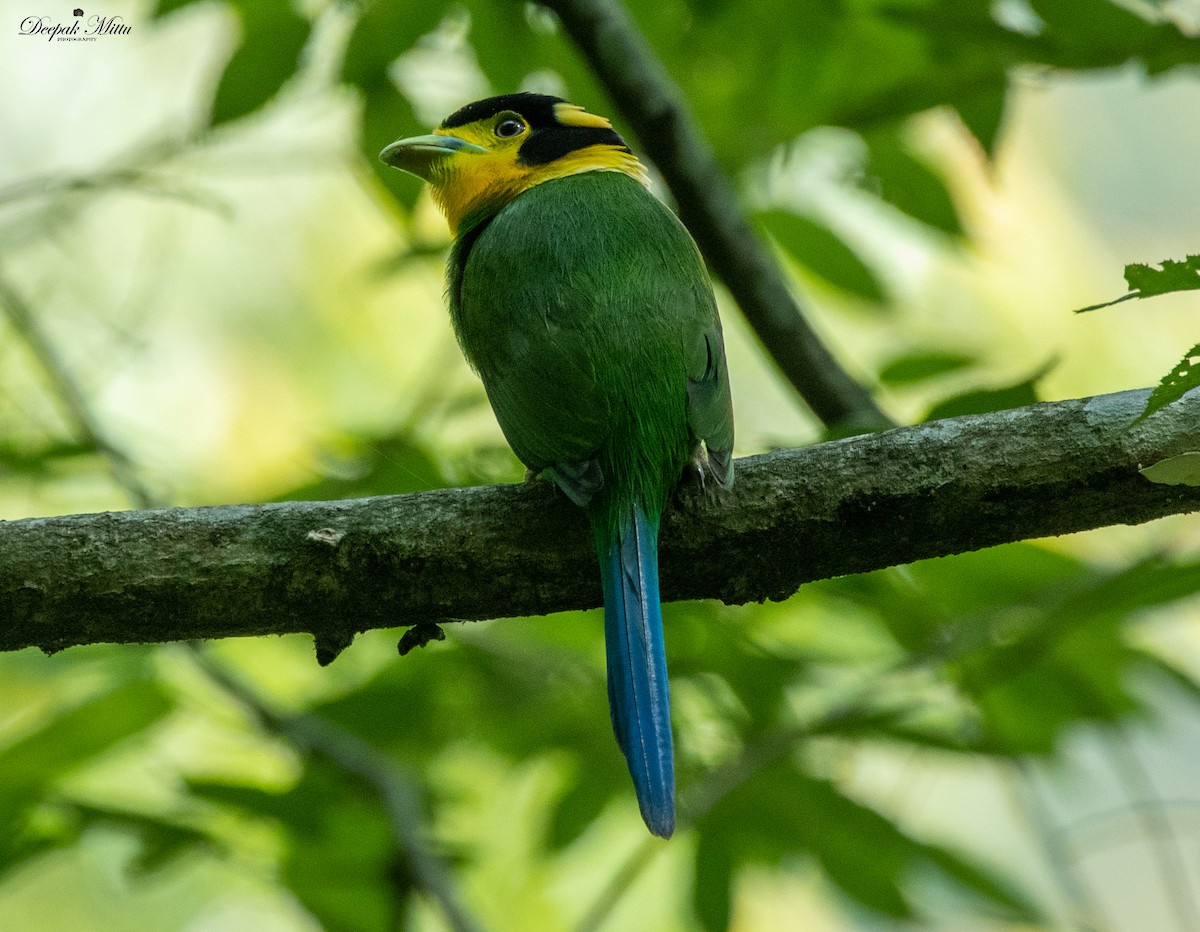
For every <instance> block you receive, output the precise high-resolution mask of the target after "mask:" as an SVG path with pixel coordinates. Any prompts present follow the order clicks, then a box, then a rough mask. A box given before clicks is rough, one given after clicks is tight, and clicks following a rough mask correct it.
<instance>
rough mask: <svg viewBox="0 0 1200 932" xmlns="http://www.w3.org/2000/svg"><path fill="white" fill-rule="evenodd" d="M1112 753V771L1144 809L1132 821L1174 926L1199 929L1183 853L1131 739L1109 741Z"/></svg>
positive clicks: (1120, 737)
mask: <svg viewBox="0 0 1200 932" xmlns="http://www.w3.org/2000/svg"><path fill="white" fill-rule="evenodd" d="M1110 746H1111V747H1112V749H1113V753H1112V757H1111V758H1110V759H1111V760H1112V762H1113V768H1114V769H1115V770H1116V771H1117V773H1118V774H1119V776H1120V779H1121V780H1122V781H1124V783H1125V784H1126V787H1127V788H1128V789H1129V791H1130V795H1131V796H1133V797H1135V798H1137V799H1139V800H1140V801H1142V802H1143V803H1145V804H1146V805H1142V806H1137V807H1135V808H1134V809H1133V815H1134V818H1135V819H1137V821H1138V822H1139V823H1140V824H1141V827H1142V832H1143V833H1144V834H1145V836H1146V844H1147V846H1148V847H1149V849H1150V856H1151V857H1152V858H1153V859H1154V862H1155V863H1156V864H1157V865H1158V870H1157V873H1158V876H1159V878H1160V879H1161V881H1162V885H1163V889H1164V891H1165V892H1166V895H1167V902H1168V903H1170V904H1171V910H1172V912H1173V913H1174V914H1175V922H1176V925H1177V926H1178V928H1179V929H1180V930H1181V932H1188V930H1195V929H1200V909H1198V908H1197V906H1196V898H1195V892H1194V891H1193V890H1192V885H1191V882H1190V881H1189V879H1188V871H1187V870H1186V869H1185V868H1184V866H1183V861H1184V857H1185V855H1184V852H1183V848H1182V846H1181V845H1180V843H1179V838H1178V837H1177V836H1176V834H1175V829H1174V827H1173V826H1172V825H1171V819H1170V817H1169V816H1168V814H1167V812H1166V808H1165V806H1164V805H1163V802H1162V800H1161V799H1160V798H1159V795H1158V790H1157V789H1156V788H1155V786H1154V781H1153V780H1152V779H1151V777H1150V774H1149V773H1148V772H1147V770H1146V767H1145V765H1144V764H1143V763H1142V761H1141V759H1140V758H1139V757H1138V755H1137V751H1136V749H1135V748H1134V747H1133V740H1132V738H1131V737H1130V736H1129V735H1128V734H1127V733H1126V734H1121V733H1118V734H1116V735H1115V736H1113V738H1112V740H1111V741H1110Z"/></svg>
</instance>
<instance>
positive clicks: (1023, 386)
mask: <svg viewBox="0 0 1200 932" xmlns="http://www.w3.org/2000/svg"><path fill="white" fill-rule="evenodd" d="M1054 365H1055V363H1054V362H1050V363H1047V364H1046V365H1045V366H1042V368H1041V369H1039V370H1038V371H1037V372H1035V373H1034V374H1033V375H1031V376H1029V377H1028V378H1027V379H1022V380H1021V381H1020V382H1015V383H1014V384H1012V385H1006V386H1004V387H1002V388H978V389H973V390H971V391H968V392H963V393H962V394H960V395H955V396H954V397H952V398H947V399H945V400H943V401H939V402H938V403H937V404H935V405H934V406H933V407H932V408H930V409H929V411H928V413H927V414H926V415H925V420H926V421H940V420H942V419H943V418H948V417H962V416H963V415H967V414H990V413H991V412H993V411H1007V410H1010V409H1012V408H1024V407H1025V406H1027V405H1031V404H1036V403H1037V401H1038V396H1037V383H1038V381H1039V380H1040V379H1042V378H1043V377H1044V376H1045V375H1046V373H1047V372H1049V371H1050V369H1051V368H1053V366H1054Z"/></svg>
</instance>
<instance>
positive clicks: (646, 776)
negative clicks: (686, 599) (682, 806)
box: [597, 505, 675, 838]
mask: <svg viewBox="0 0 1200 932" xmlns="http://www.w3.org/2000/svg"><path fill="white" fill-rule="evenodd" d="M607 537H608V535H598V543H597V547H598V549H600V580H601V583H602V585H603V587H604V640H605V646H606V648H607V653H608V704H609V711H610V712H611V714H612V723H613V731H614V732H616V735H617V744H619V745H620V747H621V752H622V753H623V754H624V755H625V760H626V761H627V762H628V764H629V773H630V775H631V776H632V777H633V786H634V789H635V790H636V791H637V798H638V805H639V806H640V807H641V810H642V818H643V819H645V821H646V827H647V828H649V829H650V831H651V832H653V833H654V834H655V835H660V836H662V837H663V838H669V837H670V836H671V833H672V832H673V831H674V830H675V760H674V752H673V750H672V747H671V700H670V694H669V692H668V689H667V658H666V654H665V653H664V651H663V630H662V610H661V608H660V606H659V601H658V521H657V520H654V521H651V520H650V519H648V518H647V517H646V513H645V511H643V509H642V507H641V506H640V505H634V506H633V507H632V508H630V509H629V510H628V511H627V512H626V513H625V514H623V515H622V516H621V519H620V520H619V521H618V522H617V532H616V539H615V540H606V539H605V538H607Z"/></svg>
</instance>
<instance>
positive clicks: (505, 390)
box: [448, 172, 719, 510]
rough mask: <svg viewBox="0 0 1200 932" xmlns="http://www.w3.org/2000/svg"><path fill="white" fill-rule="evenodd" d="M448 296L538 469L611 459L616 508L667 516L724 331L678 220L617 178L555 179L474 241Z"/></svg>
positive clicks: (490, 387) (471, 353)
mask: <svg viewBox="0 0 1200 932" xmlns="http://www.w3.org/2000/svg"><path fill="white" fill-rule="evenodd" d="M448 290H449V294H450V305H451V307H450V309H451V316H452V319H453V322H454V327H455V330H456V331H457V333H458V338H459V342H460V343H461V344H462V348H463V351H464V352H465V354H466V356H467V358H468V359H469V360H470V362H471V364H472V365H473V366H474V367H475V369H476V370H477V371H478V372H479V374H480V376H481V378H482V379H483V383H484V386H485V388H486V389H487V393H488V397H489V399H490V400H491V403H492V407H493V408H494V409H495V412H496V417H497V419H498V420H499V422H500V426H501V428H502V429H503V430H504V434H505V436H506V437H507V438H508V441H509V443H510V444H511V445H512V447H513V450H514V451H515V452H516V454H517V456H518V457H519V458H520V459H521V460H522V461H523V462H524V463H525V464H526V465H527V466H529V467H530V468H531V469H534V470H541V469H545V468H546V467H548V466H553V465H554V464H556V463H579V462H581V461H585V460H590V459H595V460H596V461H597V462H598V464H599V465H600V468H601V471H602V472H603V474H604V477H605V493H604V495H603V496H602V498H603V500H604V501H603V502H601V503H599V504H600V505H604V503H613V501H612V500H613V499H614V496H615V497H616V498H619V499H622V500H627V498H628V497H629V496H633V497H636V498H637V499H639V500H641V501H642V502H644V503H645V504H647V505H652V506H661V500H662V498H663V497H664V496H665V494H666V491H667V490H668V489H669V488H670V486H671V485H672V484H673V483H674V481H675V480H676V479H677V478H678V476H679V472H680V470H681V469H682V468H683V465H684V464H685V463H686V461H687V459H688V457H689V455H690V453H691V445H692V443H693V442H694V441H693V438H692V437H690V435H689V428H688V414H687V406H688V369H689V354H691V355H694V353H695V346H696V342H697V340H700V341H701V343H702V342H703V334H704V333H705V332H711V331H712V329H713V327H714V326H716V327H717V332H718V334H719V325H718V324H716V307H715V305H714V302H713V298H712V290H711V286H710V285H709V282H708V278H707V275H706V274H705V272H704V269H703V265H702V264H701V261H700V257H699V254H698V252H697V250H696V247H695V245H694V244H693V243H692V241H691V238H690V237H689V236H688V234H687V232H686V231H685V230H684V228H683V226H682V225H681V224H680V223H679V221H678V220H677V219H676V218H675V216H674V215H673V214H672V213H671V212H670V211H669V210H668V209H667V208H666V207H665V206H663V205H662V204H661V203H659V201H657V200H656V199H655V198H654V197H653V196H652V195H651V194H650V193H649V192H648V191H646V189H645V188H643V187H642V186H641V185H640V184H639V183H638V182H637V181H635V180H634V179H632V178H630V177H628V176H626V175H623V174H620V173H617V172H588V173H585V174H580V175H573V176H570V177H567V178H561V179H558V180H555V181H550V182H546V183H544V184H541V185H538V186H537V187H535V188H532V189H530V190H529V191H526V192H525V193H523V194H521V195H520V196H519V197H517V198H516V199H515V200H514V201H513V202H511V203H510V204H508V205H507V206H505V207H504V208H503V209H501V210H500V211H499V212H498V213H496V214H495V215H494V216H493V217H491V218H490V219H485V220H484V221H482V222H481V223H480V224H478V225H476V226H474V227H473V228H471V229H469V230H467V231H466V232H465V233H464V234H462V235H461V236H460V238H459V240H458V242H457V243H456V244H455V249H454V252H453V253H452V256H451V262H450V267H449V281H448ZM655 510H657V507H656V508H655Z"/></svg>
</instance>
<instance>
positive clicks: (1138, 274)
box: [1125, 255, 1200, 298]
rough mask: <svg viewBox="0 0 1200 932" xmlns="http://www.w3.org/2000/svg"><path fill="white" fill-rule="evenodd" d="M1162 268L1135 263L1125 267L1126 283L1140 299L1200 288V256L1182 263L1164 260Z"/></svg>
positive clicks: (1186, 259) (1188, 258) (1191, 257)
mask: <svg viewBox="0 0 1200 932" xmlns="http://www.w3.org/2000/svg"><path fill="white" fill-rule="evenodd" d="M1161 264H1162V268H1161V269H1155V268H1151V267H1150V266H1148V265H1141V264H1139V263H1136V262H1135V263H1134V264H1133V265H1127V266H1125V281H1126V283H1127V284H1128V285H1129V290H1130V291H1136V292H1137V293H1138V297H1139V298H1149V297H1152V296H1154V295H1159V294H1169V293H1170V292H1172V291H1194V290H1196V289H1197V288H1200V255H1198V256H1188V257H1187V258H1185V259H1184V260H1183V261H1182V262H1176V261H1175V260H1173V259H1164V260H1163V261H1162V263H1161Z"/></svg>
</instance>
